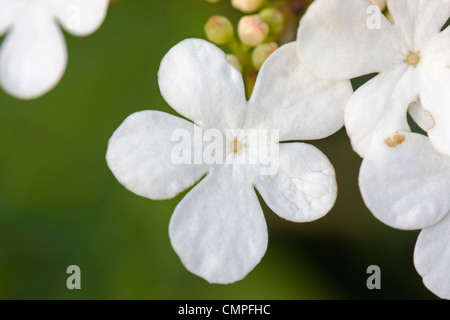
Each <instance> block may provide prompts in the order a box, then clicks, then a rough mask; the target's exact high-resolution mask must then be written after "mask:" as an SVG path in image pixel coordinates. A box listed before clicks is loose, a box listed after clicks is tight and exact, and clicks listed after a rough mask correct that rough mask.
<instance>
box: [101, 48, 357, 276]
mask: <svg viewBox="0 0 450 320" xmlns="http://www.w3.org/2000/svg"><path fill="white" fill-rule="evenodd" d="M158 76H159V86H160V90H161V93H162V96H163V97H164V99H165V100H166V101H167V103H168V104H169V105H170V106H171V107H172V108H173V109H175V110H176V111H177V112H178V113H180V114H181V115H183V116H185V117H186V118H187V119H191V120H193V121H195V123H193V122H189V121H187V120H184V119H182V118H179V117H175V116H172V115H170V114H167V113H163V112H159V111H141V112H137V113H135V114H132V115H131V116H129V117H128V118H127V119H126V120H125V121H124V122H123V123H122V124H121V125H120V127H119V128H118V129H117V130H116V131H115V132H114V134H113V136H112V137H111V139H110V141H109V145H108V151H107V155H106V159H107V163H108V166H109V168H110V169H111V170H112V172H113V173H114V175H115V177H116V178H117V179H118V180H119V182H121V183H122V184H123V185H124V186H125V187H126V188H128V189H129V190H131V191H133V192H134V193H136V194H138V195H140V196H144V197H147V198H150V199H169V198H173V197H175V196H176V195H177V194H179V193H180V192H182V191H183V190H185V189H187V188H189V187H190V186H192V185H194V184H195V183H196V182H198V181H199V180H201V178H202V177H204V178H203V179H202V180H201V181H200V182H198V184H197V185H196V186H195V187H194V188H193V189H192V190H191V191H189V193H188V194H187V195H186V196H185V197H184V198H183V199H182V200H181V202H180V203H179V204H178V205H177V207H176V209H175V212H174V214H173V216H172V218H171V221H170V226H169V236H170V240H171V243H172V246H173V247H174V249H175V251H176V253H177V254H178V255H179V257H180V258H181V261H182V263H183V264H184V266H185V267H186V268H187V269H188V270H189V271H191V272H192V273H194V274H196V275H198V276H200V277H203V278H204V279H206V280H207V281H209V282H212V283H223V284H226V283H232V282H235V281H238V280H240V279H242V278H244V277H245V276H246V275H247V274H248V273H249V272H250V271H251V270H252V269H253V268H254V267H255V266H256V265H257V264H258V263H259V261H260V260H261V259H262V257H263V256H264V254H265V251H266V248H267V241H268V235H267V227H266V222H265V219H264V215H263V212H262V208H261V206H260V204H259V202H258V198H257V195H256V192H255V188H256V189H257V191H258V192H259V193H260V194H261V196H262V198H263V199H264V200H265V202H266V203H267V204H268V206H269V207H270V208H271V209H272V210H273V211H274V212H276V213H277V214H278V215H279V216H280V217H282V218H284V219H287V220H290V221H295V222H307V221H312V220H315V219H318V218H320V217H322V216H324V215H325V214H326V213H327V212H328V211H329V210H330V209H331V208H332V206H333V204H334V202H335V199H336V193H337V186H336V180H335V173H334V169H333V167H332V165H331V163H330V162H329V160H328V159H327V158H326V156H325V155H324V154H323V153H322V152H320V151H319V150H318V149H316V148H315V147H313V146H311V145H308V144H304V143H297V142H291V143H278V141H280V140H281V141H293V140H309V139H319V138H324V137H327V136H329V135H331V134H333V133H334V132H336V131H337V130H338V129H339V128H341V127H342V125H343V112H344V111H343V110H344V106H345V103H346V102H347V100H348V98H349V97H350V96H351V94H352V89H351V86H350V82H349V81H327V80H326V81H324V80H318V79H316V78H314V77H312V76H310V75H309V74H308V73H306V72H305V70H304V68H303V67H302V65H301V64H300V63H299V59H298V56H297V47H296V44H295V43H290V44H287V45H284V46H283V47H281V48H280V49H279V50H277V51H275V53H273V54H272V55H271V57H270V58H269V59H268V60H267V61H266V62H265V63H264V65H263V67H262V69H261V71H260V73H259V76H258V79H257V82H256V85H255V88H254V91H253V95H252V97H251V99H250V100H249V101H247V100H246V97H245V90H244V83H243V79H242V76H241V74H240V73H239V72H238V71H237V69H236V68H235V67H233V66H232V65H231V64H230V63H229V62H228V61H227V60H226V57H225V54H224V53H223V52H222V51H221V50H220V49H219V48H217V47H216V46H214V45H212V44H211V43H209V42H206V41H204V40H199V39H188V40H184V41H182V42H181V43H179V44H178V45H176V46H175V47H173V48H172V49H171V50H170V51H169V52H168V53H167V55H166V56H165V57H164V59H163V61H162V63H161V66H160V69H159V73H158ZM200 124H201V129H204V130H207V129H214V130H218V131H220V132H222V133H223V135H224V136H225V134H227V132H228V131H229V130H231V129H234V130H236V131H235V132H238V131H237V130H238V129H241V131H239V132H247V130H250V129H258V130H268V131H270V130H279V131H278V132H279V140H278V141H273V140H270V139H268V140H267V141H266V143H267V144H276V145H277V146H278V147H279V152H278V153H277V154H278V159H274V158H273V157H272V158H269V160H270V161H269V162H274V161H276V162H278V170H277V172H276V173H274V174H270V175H261V174H260V173H261V172H260V169H261V168H262V167H264V166H267V165H268V164H267V163H265V164H264V163H262V162H257V163H254V164H251V163H249V162H247V161H242V162H239V161H238V162H239V163H242V164H238V162H236V161H231V162H229V161H224V162H223V163H224V164H220V163H219V162H217V163H212V164H206V163H205V162H200V163H199V162H195V163H192V164H190V163H182V164H176V163H174V162H173V161H172V152H173V149H174V147H175V146H176V145H177V143H178V142H179V141H178V140H177V141H173V137H172V134H173V133H174V132H175V131H177V130H178V131H179V130H180V129H183V130H184V132H189V133H190V134H191V135H192V136H194V135H195V131H196V130H198V129H199V128H200ZM227 138H228V140H227V141H229V142H231V145H228V144H226V145H225V148H224V154H223V157H224V158H227V159H229V158H230V157H231V158H233V157H236V158H239V157H240V155H241V153H242V154H245V150H244V149H246V148H249V149H251V147H252V146H251V145H249V144H251V143H252V142H251V139H247V138H248V137H246V136H243V135H236V136H231V137H227ZM209 139H210V138H209ZM258 143H259V142H258ZM192 148H193V149H195V146H194V145H192ZM201 148H203V146H201ZM267 149H269V150H270V149H271V147H268V148H267ZM203 150H204V149H203ZM194 152H195V151H194ZM241 160H242V159H241ZM244 160H245V159H244ZM205 175H206V176H205Z"/></svg>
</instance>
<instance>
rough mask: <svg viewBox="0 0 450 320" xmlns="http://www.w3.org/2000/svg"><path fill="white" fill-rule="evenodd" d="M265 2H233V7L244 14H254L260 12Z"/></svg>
mask: <svg viewBox="0 0 450 320" xmlns="http://www.w3.org/2000/svg"><path fill="white" fill-rule="evenodd" d="M263 2H264V0H231V5H232V6H233V7H234V8H235V9H238V10H240V11H242V12H244V13H252V12H255V11H256V10H259V8H261V6H262V5H263Z"/></svg>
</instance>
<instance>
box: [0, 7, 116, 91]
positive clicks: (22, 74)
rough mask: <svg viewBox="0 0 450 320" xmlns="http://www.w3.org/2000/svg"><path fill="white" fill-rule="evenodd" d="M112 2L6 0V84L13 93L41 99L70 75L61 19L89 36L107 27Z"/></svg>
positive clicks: (0, 60)
mask: <svg viewBox="0 0 450 320" xmlns="http://www.w3.org/2000/svg"><path fill="white" fill-rule="evenodd" d="M107 8H108V0H0V35H2V34H4V33H5V32H6V31H7V30H9V32H8V34H7V36H6V38H5V39H4V42H3V44H2V46H1V49H0V83H1V85H2V87H3V88H4V89H5V91H7V92H8V93H10V94H11V95H13V96H16V97H18V98H21V99H33V98H37V97H39V96H41V95H43V94H45V93H46V92H48V91H49V90H51V88H53V87H54V86H55V85H56V84H57V83H58V81H59V80H60V79H61V77H62V75H63V74H64V70H65V68H66V64H67V49H66V45H65V42H64V36H63V34H62V32H61V30H60V29H59V27H58V25H57V24H58V23H59V24H60V25H61V26H62V27H63V28H64V29H65V30H66V31H67V32H69V33H71V34H74V35H77V36H85V35H88V34H90V33H92V32H94V31H95V30H97V28H98V27H99V26H100V25H101V23H102V22H103V20H104V18H105V15H106V10H107Z"/></svg>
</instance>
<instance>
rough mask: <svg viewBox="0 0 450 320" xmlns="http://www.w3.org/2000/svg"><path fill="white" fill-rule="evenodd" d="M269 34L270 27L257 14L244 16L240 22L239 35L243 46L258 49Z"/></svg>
mask: <svg viewBox="0 0 450 320" xmlns="http://www.w3.org/2000/svg"><path fill="white" fill-rule="evenodd" d="M268 34H269V26H268V25H267V23H265V22H264V21H263V20H262V19H261V18H260V17H259V16H258V15H257V14H254V15H251V16H244V17H242V18H241V20H239V24H238V35H239V39H240V40H241V42H242V43H243V44H246V45H248V46H250V47H256V46H257V45H259V44H261V43H263V42H264V40H265V39H266V37H267V35H268Z"/></svg>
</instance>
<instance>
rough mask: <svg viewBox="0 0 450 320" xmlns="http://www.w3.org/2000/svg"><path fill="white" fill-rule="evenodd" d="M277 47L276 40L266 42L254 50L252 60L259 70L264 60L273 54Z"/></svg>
mask: <svg viewBox="0 0 450 320" xmlns="http://www.w3.org/2000/svg"><path fill="white" fill-rule="evenodd" d="M277 49H278V44H276V43H275V42H269V43H264V44H260V45H259V46H257V47H256V48H255V49H254V50H253V52H252V62H253V66H254V67H255V68H256V70H259V69H260V68H261V66H262V65H263V63H264V61H266V59H267V58H268V57H269V56H270V55H271V54H272V52H274V51H275V50H277Z"/></svg>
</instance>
